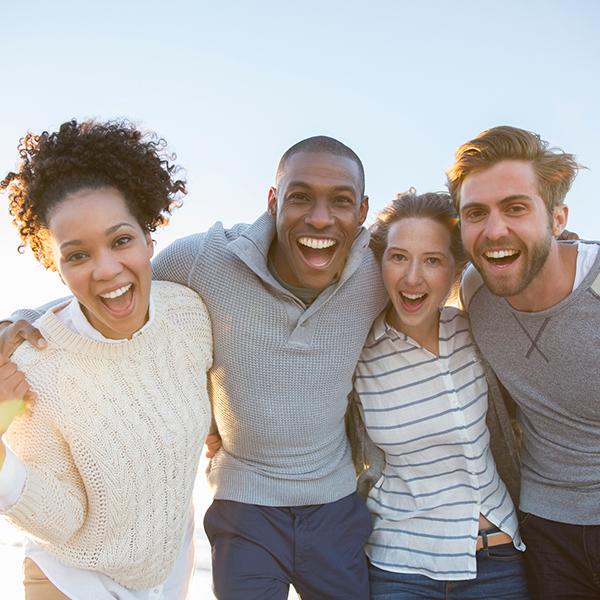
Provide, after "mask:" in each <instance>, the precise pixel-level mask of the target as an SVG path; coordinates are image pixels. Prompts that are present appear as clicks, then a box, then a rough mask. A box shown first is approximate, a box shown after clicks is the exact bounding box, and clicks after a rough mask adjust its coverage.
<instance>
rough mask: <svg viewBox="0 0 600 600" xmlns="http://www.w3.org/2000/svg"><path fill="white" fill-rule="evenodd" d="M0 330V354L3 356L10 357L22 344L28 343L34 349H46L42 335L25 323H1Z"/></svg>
mask: <svg viewBox="0 0 600 600" xmlns="http://www.w3.org/2000/svg"><path fill="white" fill-rule="evenodd" d="M0 328H1V329H0V354H3V355H4V356H8V357H11V356H12V354H13V352H14V351H15V350H16V349H17V348H18V347H19V346H20V345H21V344H22V343H23V342H29V343H30V344H32V345H33V346H35V347H36V348H45V347H46V340H45V339H44V338H43V337H42V334H41V333H40V332H39V331H38V330H37V329H36V328H35V327H34V326H33V325H32V324H31V323H28V322H27V321H24V320H22V319H21V320H20V321H15V322H14V323H10V322H9V321H3V322H2V323H0Z"/></svg>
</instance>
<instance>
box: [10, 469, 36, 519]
mask: <svg viewBox="0 0 600 600" xmlns="http://www.w3.org/2000/svg"><path fill="white" fill-rule="evenodd" d="M43 492H44V488H43V483H42V480H41V479H40V477H39V476H38V474H37V473H36V472H35V471H34V470H32V469H27V479H26V481H25V487H24V488H23V492H22V493H21V496H20V497H19V499H18V500H17V502H16V503H15V504H14V505H13V506H12V507H11V508H10V509H9V510H7V511H6V513H4V514H5V516H7V517H9V518H10V519H12V520H13V521H15V522H16V523H19V524H20V525H25V524H26V523H31V521H32V520H35V519H36V514H38V513H39V512H40V511H41V510H42V507H43V496H44V493H43Z"/></svg>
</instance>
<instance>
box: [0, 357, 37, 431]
mask: <svg viewBox="0 0 600 600" xmlns="http://www.w3.org/2000/svg"><path fill="white" fill-rule="evenodd" d="M35 397H36V394H35V393H33V392H32V391H31V390H30V389H29V384H28V383H27V381H26V379H25V375H23V373H21V371H19V370H18V369H17V365H15V364H14V363H12V362H10V360H8V358H6V357H5V356H2V355H1V354H0V436H2V435H4V433H6V430H7V429H8V428H9V426H10V424H11V423H12V421H13V419H14V418H15V417H16V415H17V413H19V414H22V413H23V412H25V413H28V412H29V411H30V409H31V407H32V405H33V403H34V402H35Z"/></svg>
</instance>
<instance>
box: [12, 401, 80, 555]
mask: <svg viewBox="0 0 600 600" xmlns="http://www.w3.org/2000/svg"><path fill="white" fill-rule="evenodd" d="M6 438H7V441H8V443H9V445H10V446H11V448H12V450H13V451H14V452H15V454H16V455H17V456H18V457H19V459H20V460H21V461H22V462H23V464H24V465H25V469H26V478H25V484H24V487H23V491H22V493H21V495H20V496H19V498H18V500H17V501H16V502H15V503H14V504H13V505H12V506H11V507H10V508H9V509H8V510H6V511H4V513H3V514H4V516H5V517H7V518H8V519H9V520H10V521H11V522H12V523H13V524H14V525H15V526H16V527H17V528H18V529H21V530H22V531H24V532H25V533H27V534H29V535H31V536H33V537H35V538H38V539H40V540H41V541H43V542H46V543H49V544H53V545H60V544H63V543H65V542H66V541H68V540H69V539H70V538H71V537H72V536H73V534H74V533H75V532H76V531H77V530H78V529H79V528H80V527H81V526H82V525H83V523H84V521H85V519H86V515H87V496H86V492H85V486H84V484H83V480H82V478H81V476H80V474H79V470H78V469H77V466H76V464H75V461H74V459H73V456H72V454H71V449H70V446H69V444H68V443H67V440H66V439H65V438H64V437H63V435H61V433H60V427H59V425H58V424H57V423H56V422H54V421H53V420H52V419H50V418H49V416H48V413H47V411H45V410H43V407H40V406H39V405H36V406H35V407H34V409H33V412H32V414H31V415H28V416H23V417H19V418H17V419H16V420H15V421H13V423H12V424H11V426H10V428H9V429H8V432H7V434H6Z"/></svg>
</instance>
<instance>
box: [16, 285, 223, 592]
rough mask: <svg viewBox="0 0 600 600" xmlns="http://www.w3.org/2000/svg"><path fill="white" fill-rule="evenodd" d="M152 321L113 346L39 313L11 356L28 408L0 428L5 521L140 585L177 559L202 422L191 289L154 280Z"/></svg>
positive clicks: (197, 327)
mask: <svg viewBox="0 0 600 600" xmlns="http://www.w3.org/2000/svg"><path fill="white" fill-rule="evenodd" d="M152 295H153V298H154V302H155V307H156V315H155V318H154V320H153V322H152V323H151V325H150V326H149V327H148V328H147V329H146V330H145V331H144V332H143V333H142V334H140V335H139V336H137V337H135V338H133V339H132V340H128V341H125V342H122V343H119V344H107V343H103V342H97V341H94V340H90V339H86V338H83V337H82V336H79V335H77V334H75V333H73V332H71V331H70V330H69V329H67V328H66V327H65V326H64V325H63V324H62V323H61V322H60V321H59V320H58V319H57V317H56V314H55V313H56V312H57V311H58V310H60V309H61V308H62V307H64V304H61V305H58V306H57V307H54V308H53V309H51V310H50V311H48V312H47V313H46V314H45V315H44V316H43V317H41V318H40V319H39V320H38V321H37V322H36V326H37V327H38V328H39V330H40V331H41V333H42V335H43V336H44V338H45V339H46V340H47V342H48V347H47V349H45V350H37V349H35V348H34V347H33V346H31V345H30V344H27V343H26V344H23V345H22V346H21V347H20V348H19V349H18V350H17V351H16V352H15V354H14V357H13V360H15V362H16V363H17V364H18V365H19V368H20V369H21V370H22V371H23V372H24V373H25V375H26V376H27V379H28V381H29V382H30V384H31V387H32V388H33V390H34V391H35V392H36V393H37V394H38V401H37V403H36V405H35V407H34V409H33V411H32V415H31V416H29V417H20V418H18V419H16V420H15V421H14V422H13V424H12V425H11V427H10V429H9V431H8V432H7V440H8V443H9V445H10V446H11V448H12V449H13V450H14V451H15V453H16V454H17V455H18V456H19V457H20V458H21V460H22V461H23V462H24V463H25V465H26V467H27V471H28V474H27V480H26V483H25V488H24V490H23V493H22V495H21V497H20V498H19V500H18V501H17V503H16V504H15V505H14V506H13V507H12V508H11V509H10V510H9V511H7V512H6V513H5V515H6V516H7V517H8V518H9V519H10V520H11V521H12V522H13V523H14V524H15V525H16V526H17V527H18V528H20V529H22V530H23V531H25V532H26V533H27V534H28V535H31V536H33V538H34V539H35V541H36V543H38V544H39V545H40V546H41V547H42V548H43V549H44V550H45V551H46V552H48V553H49V554H51V555H52V556H54V557H55V558H57V559H58V560H61V561H62V562H64V563H66V564H68V565H72V566H75V567H79V568H82V569H93V570H98V571H101V572H102V573H105V574H106V575H108V576H109V577H111V578H112V579H114V580H115V581H117V582H118V583H120V584H121V585H124V586H126V587H129V588H133V589H145V588H149V587H152V586H154V585H157V584H159V583H161V582H163V581H164V580H165V579H166V578H167V577H168V575H169V573H170V572H171V570H172V569H173V566H174V564H175V562H176V560H177V557H178V556H179V553H180V550H181V547H182V543H183V537H184V533H185V529H186V525H187V523H188V518H189V510H190V503H191V498H192V492H193V487H194V480H195V477H196V472H197V469H198V461H199V458H200V454H201V451H202V447H203V443H204V440H205V437H206V434H207V432H208V427H209V423H210V405H209V401H208V396H207V391H206V371H207V370H208V368H209V367H210V366H211V364H212V336H211V326H210V320H209V317H208V313H207V311H206V307H205V306H204V304H203V302H202V301H201V300H200V298H199V297H198V295H197V294H196V293H194V292H192V291H191V290H189V289H187V288H184V287H182V286H178V285H175V284H171V283H166V282H154V283H153V285H152Z"/></svg>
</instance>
